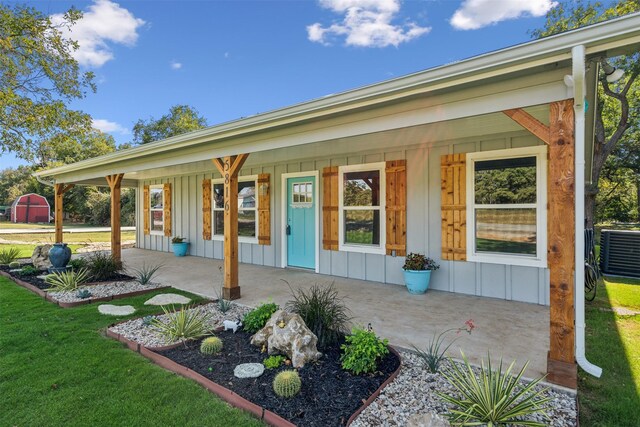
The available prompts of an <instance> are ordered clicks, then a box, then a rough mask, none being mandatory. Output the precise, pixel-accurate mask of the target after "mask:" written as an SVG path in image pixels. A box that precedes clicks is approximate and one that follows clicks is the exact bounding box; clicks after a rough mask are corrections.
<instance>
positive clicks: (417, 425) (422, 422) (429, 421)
mask: <svg viewBox="0 0 640 427" xmlns="http://www.w3.org/2000/svg"><path fill="white" fill-rule="evenodd" d="M450 426H451V424H449V421H447V420H446V419H445V418H443V417H441V416H440V415H438V414H415V415H412V416H410V417H409V423H408V424H407V427H450Z"/></svg>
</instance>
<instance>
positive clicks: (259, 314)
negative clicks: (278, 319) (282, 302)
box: [242, 302, 280, 334]
mask: <svg viewBox="0 0 640 427" xmlns="http://www.w3.org/2000/svg"><path fill="white" fill-rule="evenodd" d="M279 308H280V307H278V304H276V303H274V302H270V303H264V304H261V305H259V306H258V307H256V308H255V309H253V310H251V311H250V312H248V313H247V314H246V315H245V316H244V319H243V321H242V325H243V326H242V328H243V329H244V330H245V331H247V332H249V333H251V334H254V333H256V332H258V331H259V330H260V329H262V328H264V325H266V324H267V322H268V321H269V319H270V318H271V316H272V315H273V313H275V312H276V311H278V309H279Z"/></svg>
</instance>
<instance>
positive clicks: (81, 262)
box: [67, 258, 89, 270]
mask: <svg viewBox="0 0 640 427" xmlns="http://www.w3.org/2000/svg"><path fill="white" fill-rule="evenodd" d="M67 265H68V266H69V267H71V268H72V269H73V270H82V269H83V268H89V262H88V261H87V260H86V259H85V258H74V259H72V260H71V261H69V264H67Z"/></svg>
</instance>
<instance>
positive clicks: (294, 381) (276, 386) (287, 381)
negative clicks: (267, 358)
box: [273, 370, 302, 397]
mask: <svg viewBox="0 0 640 427" xmlns="http://www.w3.org/2000/svg"><path fill="white" fill-rule="evenodd" d="M301 386H302V381H301V380H300V375H298V371H294V370H287V371H282V372H280V373H279V374H278V375H276V377H275V378H274V379H273V391H274V392H275V393H276V394H277V395H278V396H280V397H293V396H295V395H296V394H298V393H300V387H301Z"/></svg>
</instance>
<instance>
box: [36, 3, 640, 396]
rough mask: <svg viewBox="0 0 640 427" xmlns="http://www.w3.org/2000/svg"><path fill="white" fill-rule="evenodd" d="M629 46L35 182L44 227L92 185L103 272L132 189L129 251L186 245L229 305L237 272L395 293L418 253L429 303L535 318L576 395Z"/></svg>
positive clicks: (146, 152) (638, 32)
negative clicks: (108, 217)
mask: <svg viewBox="0 0 640 427" xmlns="http://www.w3.org/2000/svg"><path fill="white" fill-rule="evenodd" d="M639 45H640V15H639V14H634V15H628V16H625V17H621V18H618V19H615V20H611V21H608V22H605V23H600V24H596V25H592V26H589V27H585V28H582V29H578V30H574V31H569V32H566V33H563V34H559V35H556V36H552V37H548V38H545V39H541V40H536V41H531V42H528V43H524V44H521V45H518V46H514V47H510V48H507V49H503V50H499V51H495V52H491V53H487V54H484V55H480V56H477V57H474V58H471V59H467V60H464V61H459V62H455V63H452V64H449V65H445V66H442V67H437V68H433V69H429V70H426V71H422V72H418V73H415V74H412V75H408V76H405V77H400V78H396V79H393V80H389V81H385V82H382V83H379V84H374V85H371V86H367V87H363V88H359V89H355V90H352V91H349V92H345V93H341V94H337V95H331V96H327V97H323V98H320V99H317V100H313V101H309V102H305V103H302V104H298V105H294V106H291V107H287V108H283V109H280V110H276V111H272V112H268V113H264V114H259V115H256V116H252V117H248V118H244V119H241V120H237V121H232V122H229V123H223V124H220V125H217V126H213V127H210V128H207V129H203V130H200V131H196V132H191V133H188V134H184V135H179V136H176V137H172V138H169V139H166V140H163V141H157V142H155V143H152V144H147V145H143V146H139V147H134V148H131V149H128V150H123V151H119V152H116V153H112V154H107V155H104V156H101V157H98V158H95V159H89V160H85V161H82V162H79V163H75V164H71V165H66V166H62V167H58V168H54V169H50V170H46V171H41V172H38V173H37V174H36V175H37V177H38V178H39V179H41V180H49V181H52V183H54V185H55V193H56V212H58V210H61V209H62V204H63V195H64V193H65V192H66V191H67V190H68V189H69V188H71V187H72V186H73V185H104V183H105V178H106V182H107V184H108V185H109V186H110V188H111V190H112V209H113V210H112V230H115V232H114V233H113V235H112V247H113V248H114V249H113V251H114V255H116V256H120V249H119V248H120V246H119V241H120V235H119V232H118V231H117V230H119V197H120V188H121V187H122V186H126V187H133V188H136V189H137V195H138V200H141V203H138V204H137V212H136V215H137V219H138V224H141V225H142V227H138V231H137V246H138V247H140V248H146V249H150V250H155V251H169V249H170V240H171V236H173V235H180V236H186V237H188V239H189V240H190V242H191V246H190V254H191V255H194V256H199V257H205V258H218V259H222V258H224V265H225V271H224V274H225V277H224V286H225V287H224V296H225V297H226V298H231V299H235V298H239V297H241V292H240V287H239V286H238V283H239V282H238V262H242V263H253V264H260V265H265V266H271V267H275V268H286V267H295V268H306V269H310V270H312V271H315V272H317V273H321V274H327V275H334V276H343V277H353V278H359V279H364V280H367V281H376V282H384V283H390V284H399V283H402V275H401V272H402V270H401V267H402V265H403V260H404V255H405V254H406V253H408V252H426V253H427V254H429V255H431V256H433V257H435V258H436V259H437V260H438V261H439V262H440V264H441V265H442V267H441V269H440V271H438V274H437V275H434V277H433V281H432V285H431V286H432V287H433V288H434V289H439V290H444V291H449V292H454V293H463V294H472V295H478V296H483V297H492V298H502V299H506V300H515V301H525V302H529V303H533V304H543V305H549V307H550V316H551V321H550V324H549V325H548V327H549V336H550V352H549V356H548V373H549V376H548V380H550V381H552V382H556V383H559V384H563V385H567V386H570V387H575V386H576V381H577V368H576V361H577V362H578V363H580V365H581V366H582V367H583V368H584V369H586V370H587V371H588V372H590V373H594V374H596V375H599V368H598V367H596V366H593V365H591V364H590V363H589V362H588V361H587V360H586V358H585V355H584V306H583V297H582V291H583V289H582V285H581V284H582V283H583V269H582V263H583V246H584V241H583V217H584V204H583V200H584V186H585V176H591V174H590V173H588V171H589V170H590V168H591V157H592V149H593V143H592V142H593V132H594V110H593V108H594V106H595V105H596V102H595V95H596V83H597V78H598V74H599V73H600V70H599V67H600V62H601V60H603V59H604V58H606V57H611V56H614V55H617V54H620V53H621V52H627V51H631V50H634V49H635V50H637V49H638V47H639ZM585 172H587V173H585ZM249 195H252V197H254V199H253V200H254V201H257V203H255V202H253V203H246V199H247V196H249ZM56 217H57V216H56ZM56 227H57V232H58V234H57V237H56V239H57V240H61V239H62V224H61V222H59V223H57V224H56ZM576 265H577V266H578V268H575V266H576ZM575 283H577V284H578V285H577V286H576V285H575ZM541 327H545V328H546V327H547V325H544V326H542V325H541Z"/></svg>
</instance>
